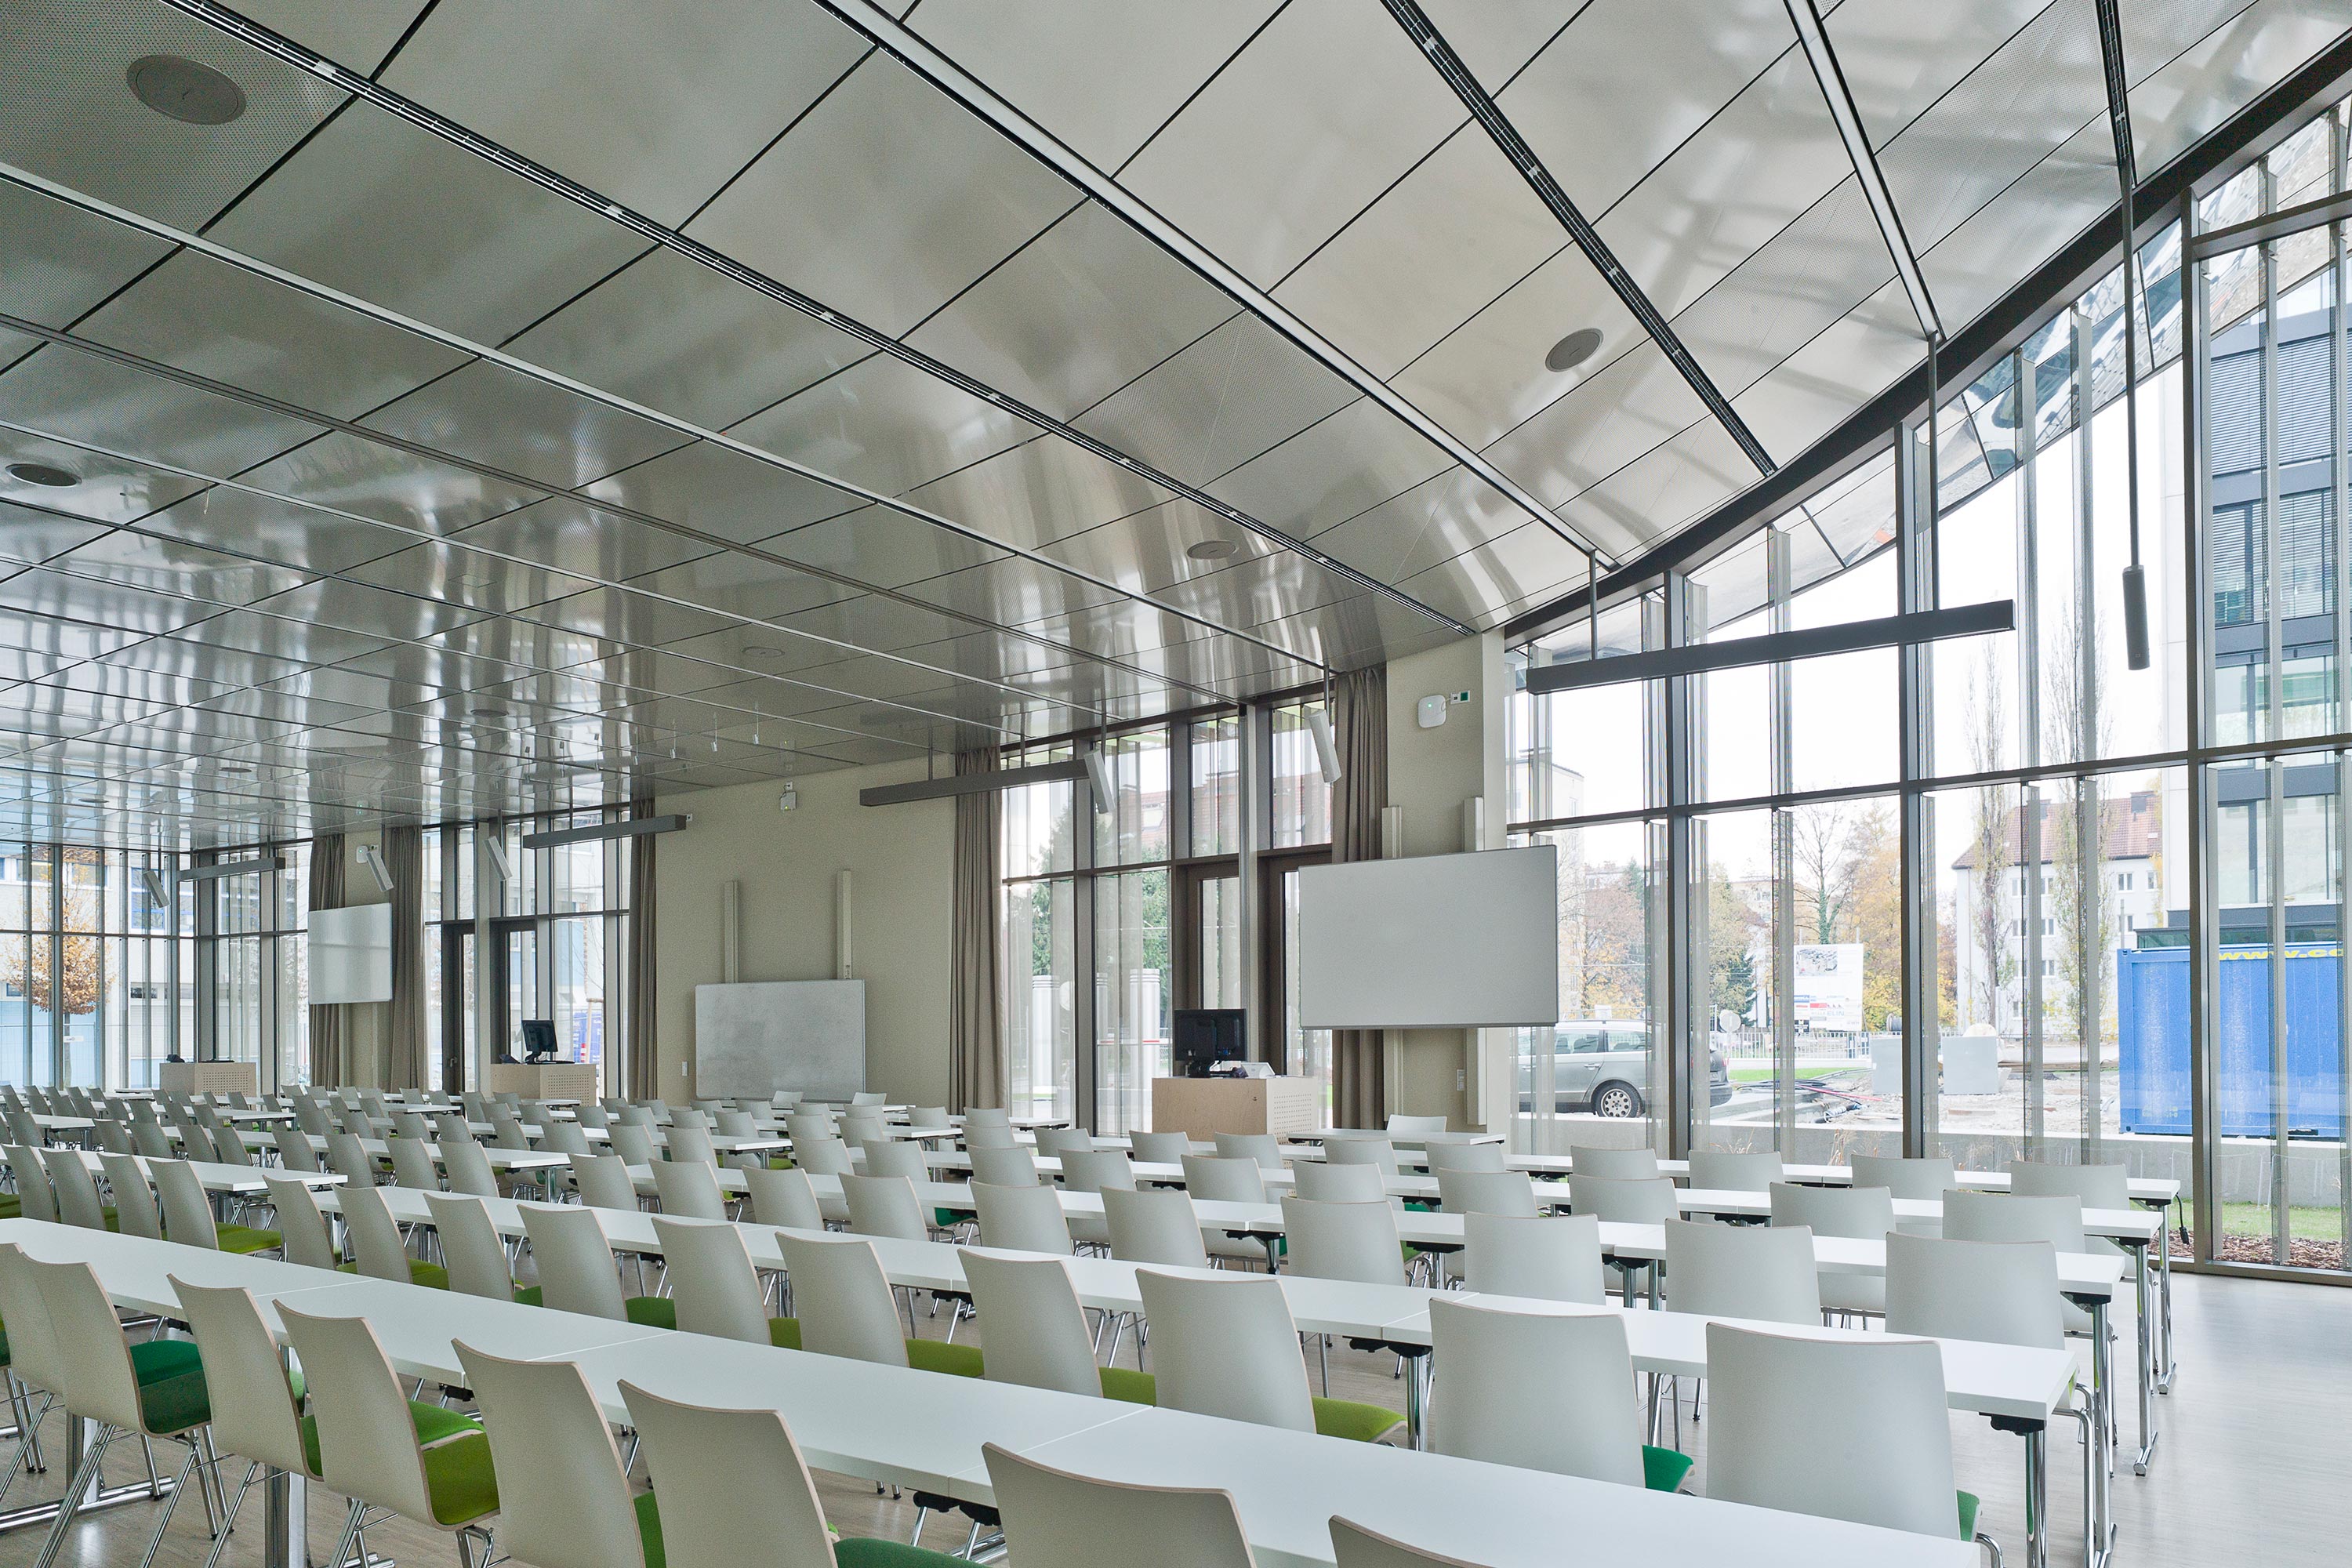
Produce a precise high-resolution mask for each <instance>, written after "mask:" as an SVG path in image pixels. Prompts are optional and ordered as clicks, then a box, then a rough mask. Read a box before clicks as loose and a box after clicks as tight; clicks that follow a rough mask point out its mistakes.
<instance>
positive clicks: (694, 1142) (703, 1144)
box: [669, 1126, 719, 1165]
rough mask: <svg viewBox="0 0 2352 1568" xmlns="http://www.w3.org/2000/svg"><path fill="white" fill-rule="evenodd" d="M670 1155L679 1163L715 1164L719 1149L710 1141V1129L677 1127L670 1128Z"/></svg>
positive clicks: (717, 1159) (674, 1161)
mask: <svg viewBox="0 0 2352 1568" xmlns="http://www.w3.org/2000/svg"><path fill="white" fill-rule="evenodd" d="M669 1157H670V1159H671V1161H672V1162H673V1163H678V1164H693V1165H715V1164H717V1163H719V1150H718V1148H717V1146H716V1145H714V1144H713V1143H712V1142H710V1131H709V1129H708V1128H705V1127H677V1126H673V1127H671V1128H670V1130H669Z"/></svg>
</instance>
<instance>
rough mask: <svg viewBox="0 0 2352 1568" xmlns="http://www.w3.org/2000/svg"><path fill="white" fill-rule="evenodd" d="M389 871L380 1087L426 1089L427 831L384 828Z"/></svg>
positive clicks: (384, 851) (385, 864) (385, 852)
mask: <svg viewBox="0 0 2352 1568" xmlns="http://www.w3.org/2000/svg"><path fill="white" fill-rule="evenodd" d="M383 862H384V869H385V870H387V871H389V872H391V873H392V1030H391V1033H390V1034H389V1035H388V1036H387V1037H385V1039H384V1043H383V1087H384V1088H386V1089H423V1088H424V1087H425V830H424V829H423V828H421V827H387V828H385V829H384V830H383Z"/></svg>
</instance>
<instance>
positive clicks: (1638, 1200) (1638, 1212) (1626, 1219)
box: [1568, 1173, 1683, 1225]
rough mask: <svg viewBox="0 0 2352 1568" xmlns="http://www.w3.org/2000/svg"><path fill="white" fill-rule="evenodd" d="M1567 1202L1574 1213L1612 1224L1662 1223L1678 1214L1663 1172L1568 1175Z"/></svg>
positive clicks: (1678, 1206) (1679, 1210)
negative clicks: (1630, 1174) (1642, 1174)
mask: <svg viewBox="0 0 2352 1568" xmlns="http://www.w3.org/2000/svg"><path fill="white" fill-rule="evenodd" d="M1568 1203H1569V1206H1570V1208H1572V1209H1574V1210H1575V1211H1576V1212H1577V1213H1578V1214H1589V1215H1591V1216H1592V1217H1593V1218H1595V1219H1599V1220H1606V1221H1608V1222H1609V1223H1610V1224H1612V1225H1664V1223H1665V1222H1666V1221H1668V1220H1670V1219H1678V1218H1680V1217H1681V1216H1682V1212H1683V1211H1682V1204H1681V1202H1680V1200H1678V1199H1677V1198H1676V1197H1675V1184H1674V1183H1672V1182H1670V1181H1668V1180H1667V1179H1666V1178H1665V1177H1664V1176H1588V1175H1585V1174H1582V1173H1576V1174H1572V1175H1570V1177H1569V1178H1568Z"/></svg>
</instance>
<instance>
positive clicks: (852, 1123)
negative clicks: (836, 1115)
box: [841, 1110, 884, 1146]
mask: <svg viewBox="0 0 2352 1568" xmlns="http://www.w3.org/2000/svg"><path fill="white" fill-rule="evenodd" d="M883 1125H884V1123H883V1121H882V1113H881V1112H880V1111H878V1110H845V1111H843V1112H842V1113H841V1140H842V1142H845V1143H848V1144H851V1145H853V1146H855V1145H856V1144H858V1143H862V1142H865V1141H866V1140H867V1139H868V1138H879V1137H880V1136H882V1128H883Z"/></svg>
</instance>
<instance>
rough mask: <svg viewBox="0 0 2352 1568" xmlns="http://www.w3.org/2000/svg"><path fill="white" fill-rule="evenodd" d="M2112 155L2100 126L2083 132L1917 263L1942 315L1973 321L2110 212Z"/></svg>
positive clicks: (2113, 186) (2102, 123)
mask: <svg viewBox="0 0 2352 1568" xmlns="http://www.w3.org/2000/svg"><path fill="white" fill-rule="evenodd" d="M2114 149H2115V143H2114V142H2113V141H2112V140H2111V139H2110V138H2109V133H2108V131H2107V127H2106V123H2105V120H2104V119H2102V120H2098V121H2093V122H2092V123H2090V124H2088V125H2085V126H2084V128H2083V129H2082V130H2081V131H2080V132H2076V133H2075V134H2074V137H2073V138H2072V139H2071V140H2069V141H2068V142H2066V144H2065V145H2064V146H2063V147H2060V148H2059V149H2057V150H2056V151H2055V152H2053V153H2052V154H2051V155H2050V156H2049V157H2048V158H2045V159H2043V160H2042V163H2039V164H2037V165H2035V167H2034V168H2033V169H2032V172H2031V173H2029V174H2026V175H2025V177H2024V178H2023V179H2021V180H2020V181H2018V183H2017V184H2014V185H2012V186H2011V187H2010V188H2009V189H2008V190H2006V191H2004V192H2002V193H2001V194H2000V195H1999V196H1996V197H1995V198H1993V200H1991V201H1990V202H1988V203H1987V204H1986V205H1984V206H1982V207H1980V208H1979V209H1978V210H1977V212H1976V213H1975V215H1974V216H1971V217H1970V218H1969V221H1968V222H1967V223H1964V224H1962V225H1961V226H1960V227H1959V228H1958V230H1957V231H1955V232H1954V233H1952V234H1951V235H1949V236H1947V237H1945V238H1944V239H1942V240H1940V241H1938V242H1937V244H1936V246H1935V247H1933V248H1931V249H1929V250H1928V251H1927V253H1926V254H1924V255H1923V256H1921V257H1920V258H1919V266H1920V269H1921V270H1922V271H1924V272H1925V273H1926V274H1927V280H1928V285H1929V287H1931V288H1932V289H1935V291H1936V298H1937V300H1946V299H1948V300H1950V301H1951V303H1950V305H1949V306H1948V307H1946V308H1947V309H1949V310H1953V311H1956V312H1965V313H1967V314H1970V315H1973V314H1975V313H1976V312H1977V311H1979V310H1983V309H1984V308H1985V307H1986V306H1987V305H1989V304H1990V303H1991V302H1992V301H1993V300H1995V299H1997V298H1999V297H2000V295H2001V294H2002V293H2004V292H2006V291H2007V290H2008V289H2010V288H2011V287H2012V286H2013V285H2014V284H2015V283H2016V282H2017V280H2018V279H2020V278H2021V277H2022V276H2024V275H2025V273H2026V272H2028V271H2030V270H2031V269H2032V267H2033V266H2034V265H2035V264H2037V263H2038V262H2040V261H2042V259H2043V258H2045V257H2047V256H2049V255H2051V254H2052V253H2053V252H2055V251H2056V250H2057V249H2058V247H2060V246H2062V245H2063V244H2065V243H2066V241H2067V240H2069V239H2072V238H2073V237H2074V236H2076V235H2078V234H2080V233H2082V232H2083V231H2084V229H2085V228H2087V227H2088V226H2090V225H2091V224H2092V223H2093V222H2094V221H2095V220H2096V219H2097V218H2098V217H2099V216H2100V215H2101V214H2103V213H2110V212H2113V211H2114V210H2115V205H2116V164H2115V151H2114ZM2103 182H2104V183H2103ZM2027 236H2030V237H2031V238H2030V239H2029V238H2025V237H2027Z"/></svg>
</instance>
